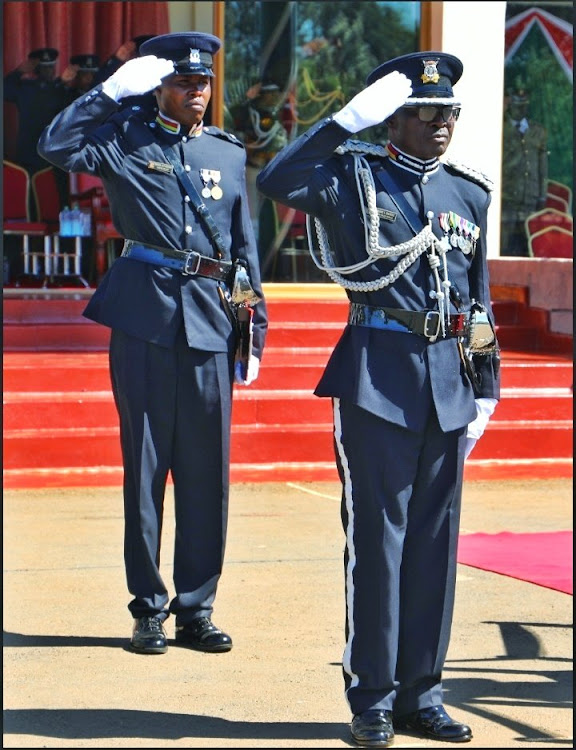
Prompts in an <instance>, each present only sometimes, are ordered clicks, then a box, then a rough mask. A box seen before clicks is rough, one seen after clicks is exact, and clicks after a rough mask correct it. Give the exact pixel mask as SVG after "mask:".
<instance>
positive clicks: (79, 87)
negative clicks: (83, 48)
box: [70, 54, 100, 97]
mask: <svg viewBox="0 0 576 750" xmlns="http://www.w3.org/2000/svg"><path fill="white" fill-rule="evenodd" d="M70 65H71V66H73V68H74V70H75V71H76V77H75V78H74V80H73V81H72V82H71V84H70V88H71V89H72V91H73V95H74V96H75V97H76V96H81V95H82V94H86V93H87V92H88V91H90V89H92V88H94V86H95V85H96V83H98V82H97V81H95V80H94V76H95V75H96V73H97V72H98V70H99V69H100V58H99V57H98V55H94V54H88V55H73V56H72V57H71V58H70Z"/></svg>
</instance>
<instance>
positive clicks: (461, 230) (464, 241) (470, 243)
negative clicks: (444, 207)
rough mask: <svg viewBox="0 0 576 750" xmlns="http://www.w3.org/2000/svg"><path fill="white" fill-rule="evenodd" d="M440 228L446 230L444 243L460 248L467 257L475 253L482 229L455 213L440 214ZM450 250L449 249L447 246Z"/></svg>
mask: <svg viewBox="0 0 576 750" xmlns="http://www.w3.org/2000/svg"><path fill="white" fill-rule="evenodd" d="M438 219H439V221H440V226H441V228H442V229H443V230H444V238H443V240H442V241H443V242H445V243H450V245H451V246H452V247H458V248H460V250H462V252H463V253H464V254H465V255H468V254H469V253H474V251H475V250H476V242H477V240H478V237H479V236H480V227H477V226H476V224H473V223H472V222H471V221H468V220H467V219H463V218H462V217H461V216H458V214H455V213H454V212H453V211H450V212H449V213H445V214H440V215H439V217H438ZM446 249H447V250H448V249H449V247H448V246H446Z"/></svg>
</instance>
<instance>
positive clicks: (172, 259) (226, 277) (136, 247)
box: [122, 240, 233, 281]
mask: <svg viewBox="0 0 576 750" xmlns="http://www.w3.org/2000/svg"><path fill="white" fill-rule="evenodd" d="M122 257H123V258H132V259H133V260H141V261H143V262H144V263H152V264H153V265H155V266H167V267H168V268H173V269H174V270H176V271H180V273H182V274H184V276H205V277H206V278H208V279H216V280H217V281H230V280H231V276H232V265H233V264H232V261H231V260H218V258H209V257H207V256H205V255H200V253H197V252H196V250H173V249H172V248H168V247H153V246H152V245H142V244H140V243H139V242H134V240H124V247H123V249H122Z"/></svg>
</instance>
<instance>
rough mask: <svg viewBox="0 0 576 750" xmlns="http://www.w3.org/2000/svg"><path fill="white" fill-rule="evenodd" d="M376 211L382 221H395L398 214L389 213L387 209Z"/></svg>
mask: <svg viewBox="0 0 576 750" xmlns="http://www.w3.org/2000/svg"><path fill="white" fill-rule="evenodd" d="M376 211H377V212H378V216H379V217H380V218H381V219H384V221H396V216H397V215H398V214H396V213H394V211H389V210H388V209H387V208H377V209H376Z"/></svg>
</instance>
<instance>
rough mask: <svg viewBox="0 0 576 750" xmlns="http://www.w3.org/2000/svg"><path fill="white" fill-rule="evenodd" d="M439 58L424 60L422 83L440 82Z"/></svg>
mask: <svg viewBox="0 0 576 750" xmlns="http://www.w3.org/2000/svg"><path fill="white" fill-rule="evenodd" d="M438 62H439V61H438V60H422V63H423V65H424V73H422V75H421V76H420V78H421V79H422V83H438V81H439V80H440V75H439V73H438V68H437V67H436V66H437V65H438Z"/></svg>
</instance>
